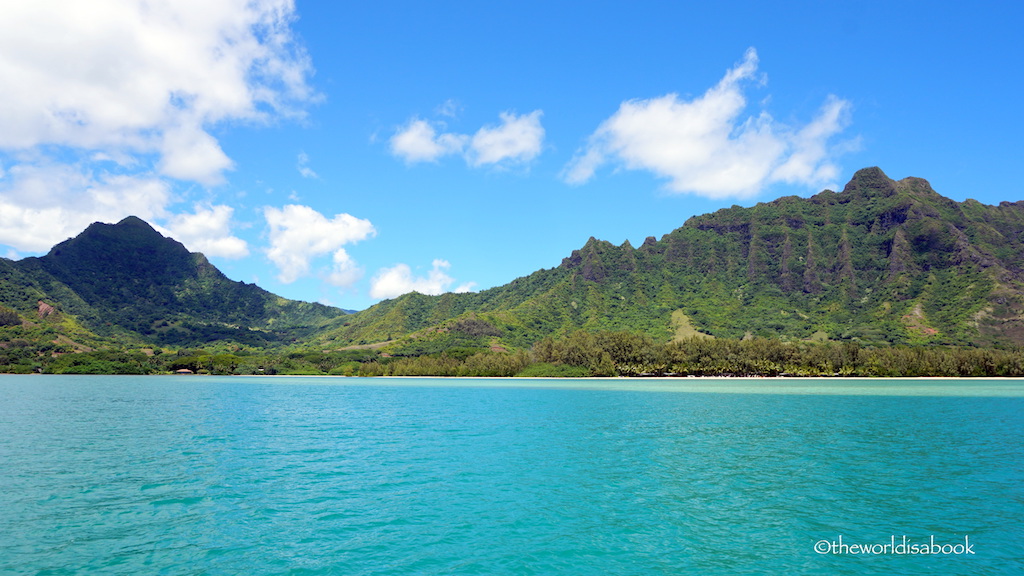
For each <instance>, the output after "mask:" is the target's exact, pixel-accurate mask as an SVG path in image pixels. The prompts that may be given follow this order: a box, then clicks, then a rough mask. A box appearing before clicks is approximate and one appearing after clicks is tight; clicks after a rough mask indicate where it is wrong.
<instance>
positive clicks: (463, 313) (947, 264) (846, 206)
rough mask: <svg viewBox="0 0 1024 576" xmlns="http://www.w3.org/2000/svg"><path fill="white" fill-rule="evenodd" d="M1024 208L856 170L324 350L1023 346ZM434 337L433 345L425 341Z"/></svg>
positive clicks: (395, 309)
mask: <svg viewBox="0 0 1024 576" xmlns="http://www.w3.org/2000/svg"><path fill="white" fill-rule="evenodd" d="M1022 295H1024V202H1013V203H1011V202H1003V203H1001V204H1000V205H998V206H987V205H983V204H981V203H979V202H976V201H973V200H968V201H966V202H955V201H953V200H950V199H948V198H945V197H943V196H941V195H939V194H938V193H936V192H935V191H934V190H932V188H931V186H930V185H929V184H928V182H927V181H925V180H923V179H920V178H905V179H903V180H900V181H894V180H892V179H890V178H888V177H887V176H886V175H885V174H884V173H883V172H882V171H881V170H880V169H878V168H867V169H864V170H861V171H859V172H857V174H856V175H855V176H854V177H853V179H852V180H851V181H850V182H849V183H848V184H847V185H846V186H845V188H844V189H843V190H842V191H841V192H838V193H837V192H833V191H829V190H826V191H824V192H821V193H819V194H817V195H815V196H813V197H811V198H807V199H804V198H798V197H795V196H792V197H785V198H780V199H777V200H774V201H772V202H767V203H760V204H757V205H756V206H753V207H749V208H742V207H738V206H734V207H732V208H728V209H724V210H719V211H717V212H715V213H713V214H707V215H702V216H695V217H693V218H691V219H689V220H688V221H687V222H686V223H685V224H684V225H683V226H682V227H681V228H679V229H677V230H675V231H673V232H671V233H669V234H667V235H665V236H663V237H662V238H661V239H660V240H657V239H655V238H653V237H651V238H648V239H647V240H646V241H645V242H643V244H642V245H641V246H639V247H636V248H634V247H633V246H631V245H630V244H629V243H628V242H626V243H624V244H623V245H621V246H615V245H613V244H611V243H609V242H604V241H600V240H597V239H594V238H591V239H590V240H589V241H588V242H587V243H586V244H585V245H584V246H583V247H582V248H581V249H579V250H576V251H574V252H573V253H572V254H571V255H570V256H569V257H567V258H565V259H564V260H563V261H562V263H561V265H560V266H558V267H556V268H553V269H548V270H540V271H538V272H535V273H534V274H531V275H530V276H526V277H523V278H519V279H516V280H514V281H512V282H510V283H509V284H506V285H504V286H500V287H496V288H492V289H490V290H485V291H482V292H479V293H476V294H445V295H443V296H424V295H421V294H407V295H405V296H402V297H400V298H397V299H394V300H390V301H386V302H382V303H380V304H378V305H376V306H374V307H372V308H370V309H368V310H365V311H363V312H360V313H358V314H355V315H353V316H351V317H345V318H341V319H338V320H336V321H335V324H336V325H335V326H334V328H333V329H332V330H330V331H328V332H326V333H325V334H323V335H321V336H318V337H317V338H316V339H315V341H316V342H317V343H318V345H324V346H327V345H338V346H341V345H350V344H367V343H371V342H381V341H385V340H390V339H394V338H396V337H398V336H401V335H403V334H408V333H414V335H415V336H416V338H415V339H413V340H411V341H406V342H405V343H404V345H405V346H406V347H408V348H409V349H412V350H415V349H424V350H426V349H433V348H437V347H439V346H444V345H446V344H453V343H454V344H458V343H459V342H463V341H474V342H477V343H479V342H480V341H481V340H480V337H479V336H480V335H481V334H483V333H486V336H487V337H488V338H490V339H491V340H496V341H500V342H501V343H505V344H510V345H513V346H528V345H529V344H530V343H532V342H534V341H537V340H539V339H540V338H542V337H544V336H547V335H567V334H569V333H571V332H572V331H574V330H576V329H589V330H597V329H608V330H631V331H639V332H642V333H645V334H647V335H649V336H651V337H653V338H655V339H656V340H668V339H671V338H673V337H685V336H688V335H692V334H706V335H709V336H716V337H726V338H743V337H750V336H760V337H767V338H778V339H783V340H825V339H828V340H844V341H857V342H860V343H863V344H868V345H890V344H949V345H977V346H988V345H1014V344H1021V343H1024V318H1022V316H1024V314H1022V312H1024V298H1022ZM430 342H437V344H436V345H435V344H430Z"/></svg>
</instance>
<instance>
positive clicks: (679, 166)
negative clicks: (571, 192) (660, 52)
mask: <svg viewBox="0 0 1024 576" xmlns="http://www.w3.org/2000/svg"><path fill="white" fill-rule="evenodd" d="M757 66H758V58H757V52H756V51H755V50H754V49H753V48H751V49H749V50H747V52H746V54H745V55H744V57H743V60H742V61H741V62H740V63H738V64H737V65H736V66H735V67H733V68H732V69H730V70H728V71H727V72H726V74H725V76H724V77H723V78H722V79H721V80H720V81H719V82H718V84H716V85H715V86H713V87H712V88H710V89H709V90H707V91H706V92H705V93H704V94H703V95H702V96H700V97H697V98H694V99H692V100H687V99H683V98H680V97H679V96H678V95H677V94H668V95H665V96H661V97H657V98H651V99H646V100H630V101H627V102H623V103H622V104H621V105H620V106H619V109H618V111H617V112H616V113H615V114H613V115H612V116H611V117H610V118H608V119H607V120H605V121H604V122H603V123H602V124H601V125H600V126H599V127H598V128H597V130H596V131H595V132H594V133H593V134H592V135H591V136H590V138H589V140H588V143H587V145H586V146H585V147H584V148H583V149H581V150H580V151H579V152H578V153H577V154H576V156H575V158H574V159H573V160H572V162H570V163H569V165H568V166H567V167H566V169H565V170H564V172H563V177H564V178H565V180H566V181H567V182H569V183H570V184H583V183H585V182H587V181H589V180H590V179H591V178H593V177H594V175H595V173H596V171H597V169H598V168H600V167H601V166H603V165H604V164H606V163H613V164H618V165H621V166H622V167H624V168H626V169H630V170H644V171H648V172H651V173H653V174H655V175H656V176H658V177H661V178H664V179H666V180H667V184H666V187H667V188H668V190H670V191H672V192H689V193H694V194H698V195H701V196H707V197H711V198H724V197H730V196H737V197H749V196H753V195H755V194H757V193H758V192H760V191H761V190H762V189H763V188H764V187H765V186H767V185H769V184H771V183H774V182H782V181H784V182H789V183H794V184H803V185H807V186H819V185H822V184H825V183H830V182H831V180H832V179H833V178H835V177H836V176H837V175H838V171H839V169H838V167H837V166H836V164H835V160H834V150H833V149H832V148H830V146H829V141H830V140H831V139H832V138H833V137H834V136H836V135H837V134H839V133H840V132H842V130H844V129H845V128H846V127H847V126H848V125H849V122H850V104H849V102H847V101H845V100H842V99H840V98H837V97H835V96H831V97H829V98H828V100H827V101H826V102H825V104H824V105H823V106H822V108H821V110H820V111H819V113H818V115H817V116H816V117H815V118H814V119H813V120H812V121H811V122H810V123H809V124H807V125H806V126H802V127H799V126H797V127H794V126H787V125H784V124H782V123H779V122H777V121H776V120H774V119H773V118H772V116H771V115H770V114H769V113H768V112H767V111H764V110H762V111H760V112H759V113H758V114H756V115H750V116H744V110H745V109H746V107H747V100H746V97H745V96H744V91H743V88H744V86H745V85H746V84H750V83H757V82H763V77H761V76H759V75H758V74H757Z"/></svg>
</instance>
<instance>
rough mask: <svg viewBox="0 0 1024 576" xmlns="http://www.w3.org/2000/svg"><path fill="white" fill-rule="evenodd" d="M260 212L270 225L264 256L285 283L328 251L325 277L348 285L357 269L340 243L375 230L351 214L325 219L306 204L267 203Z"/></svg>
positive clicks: (355, 276) (356, 273)
mask: <svg viewBox="0 0 1024 576" xmlns="http://www.w3.org/2000/svg"><path fill="white" fill-rule="evenodd" d="M263 215H264V217H265V218H266V220H267V226H268V227H269V228H270V234H269V236H270V247H269V248H268V249H267V251H266V254H267V258H269V259H270V261H271V262H273V263H274V265H275V266H276V267H277V270H278V276H277V278H278V280H280V281H281V282H284V283H285V284H289V283H291V282H294V281H296V280H298V279H299V278H300V277H301V276H306V275H308V274H309V272H310V270H309V269H310V262H311V261H312V260H313V259H314V258H318V257H320V256H323V255H326V254H332V255H333V256H332V258H333V265H334V268H333V269H332V270H331V271H330V272H329V273H327V280H328V281H330V282H331V283H333V284H335V285H338V286H347V285H350V284H351V283H353V282H355V281H356V280H358V279H359V277H360V274H361V273H360V272H359V271H358V267H357V266H356V265H355V263H354V262H353V261H352V259H351V258H350V257H349V255H348V253H347V252H346V251H345V249H344V248H343V246H345V245H347V244H353V243H356V242H359V241H361V240H365V239H366V238H370V237H372V236H375V235H376V234H377V231H376V229H374V227H373V224H371V223H370V221H369V220H363V219H361V218H356V217H355V216H352V215H351V214H336V215H334V217H333V218H330V219H328V218H327V217H326V216H324V215H323V214H321V213H319V212H317V211H316V210H314V209H312V208H310V207H309V206H302V205H298V204H289V205H287V206H285V207H284V208H273V207H267V208H264V209H263Z"/></svg>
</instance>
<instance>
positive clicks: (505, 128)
mask: <svg viewBox="0 0 1024 576" xmlns="http://www.w3.org/2000/svg"><path fill="white" fill-rule="evenodd" d="M542 115H543V112H542V111H540V110H534V111H533V112H531V113H529V114H523V115H516V114H514V113H511V112H502V113H501V114H500V115H499V119H500V122H499V123H498V124H496V125H489V126H484V127H482V128H480V129H479V130H477V131H476V133H474V134H473V135H472V136H470V135H468V134H459V133H454V132H443V130H444V128H445V124H444V123H443V122H430V121H428V120H424V119H422V118H413V119H411V120H410V121H409V122H408V123H407V124H405V125H404V126H402V127H401V128H399V129H398V130H397V131H396V132H395V134H394V136H392V137H391V140H390V141H389V142H390V147H391V153H392V154H394V155H395V156H397V157H399V158H401V159H403V160H405V161H406V162H407V163H409V164H414V163H417V162H437V161H438V160H439V159H441V158H443V157H445V156H450V155H461V156H463V158H464V159H465V161H466V163H467V164H469V165H470V166H472V167H482V166H494V167H506V166H513V165H520V164H525V163H528V162H530V161H531V160H533V159H534V158H536V157H537V156H539V155H540V153H541V151H542V150H543V145H544V127H543V126H542V125H541V122H540V118H541V116H542Z"/></svg>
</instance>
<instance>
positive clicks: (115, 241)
mask: <svg viewBox="0 0 1024 576" xmlns="http://www.w3.org/2000/svg"><path fill="white" fill-rule="evenodd" d="M0 303H2V304H3V305H4V306H6V307H7V308H9V309H12V310H15V311H17V312H20V313H21V314H22V315H24V316H25V317H27V318H33V317H39V318H40V319H42V316H43V315H44V314H45V315H47V316H49V315H50V313H51V312H53V313H58V315H59V316H71V317H73V318H74V319H75V321H76V323H77V324H79V325H80V326H81V327H82V328H84V329H86V330H88V331H91V332H93V333H94V334H95V335H96V336H100V337H114V338H117V339H120V340H122V341H125V340H126V341H130V342H143V343H150V344H154V345H160V346H172V347H177V346H183V345H193V346H194V345H201V344H206V343H208V342H212V341H216V340H231V341H235V342H238V343H242V344H247V345H253V346H269V345H280V344H282V343H291V342H294V341H295V340H296V339H298V338H304V337H308V336H310V335H311V334H312V333H313V331H315V330H316V329H318V328H319V327H321V326H322V325H323V323H324V322H326V321H327V320H329V319H331V318H334V317H337V316H341V315H344V314H345V312H344V311H342V310H339V309H337V308H332V307H329V306H323V305H320V304H310V303H307V302H297V301H292V300H286V299H284V298H281V297H279V296H275V295H274V294H271V293H270V292H267V291H266V290H263V289H262V288H259V287H258V286H255V285H252V284H246V283H244V282H234V281H231V280H229V279H228V278H227V277H225V276H224V275H223V274H222V273H221V272H220V271H219V270H217V268H216V267H214V266H213V265H212V264H210V262H209V261H207V259H206V257H205V256H203V255H202V254H198V253H191V252H189V251H188V250H187V249H186V248H185V247H184V246H183V245H181V244H180V243H179V242H177V241H175V240H172V239H170V238H165V237H163V236H162V235H161V234H159V233H158V232H157V231H156V230H154V229H153V228H152V227H151V226H150V225H149V224H147V223H146V222H144V221H142V220H140V219H139V218H135V217H128V218H125V219H124V220H122V221H121V222H118V223H117V224H101V223H95V224H92V225H90V226H89V227H88V228H87V229H86V230H85V231H84V232H82V233H81V234H80V235H78V236H77V237H75V238H71V239H68V240H66V241H64V242H61V243H60V244H58V245H56V246H54V247H53V248H52V249H51V250H50V252H49V253H47V254H46V255H45V256H42V257H39V258H25V259H23V260H20V261H17V262H12V261H9V260H0ZM50 308H52V310H50ZM41 310H44V311H45V312H44V311H41Z"/></svg>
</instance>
